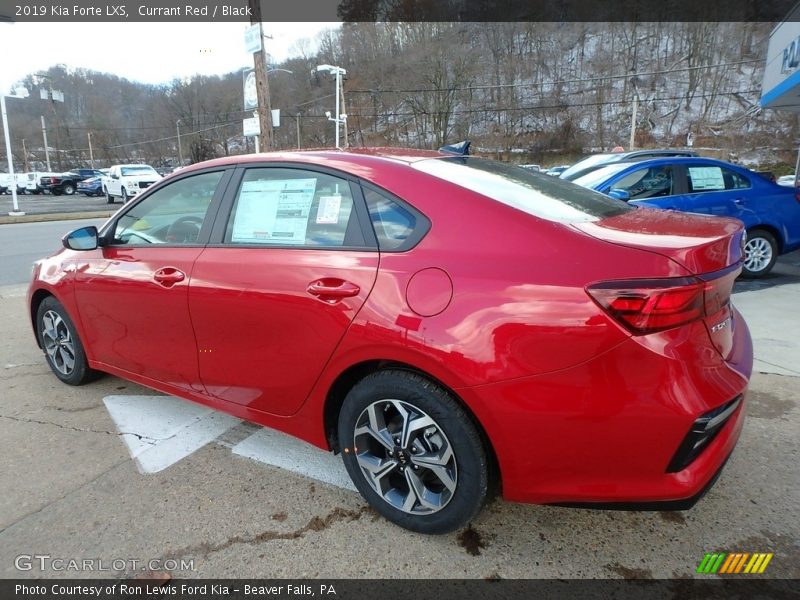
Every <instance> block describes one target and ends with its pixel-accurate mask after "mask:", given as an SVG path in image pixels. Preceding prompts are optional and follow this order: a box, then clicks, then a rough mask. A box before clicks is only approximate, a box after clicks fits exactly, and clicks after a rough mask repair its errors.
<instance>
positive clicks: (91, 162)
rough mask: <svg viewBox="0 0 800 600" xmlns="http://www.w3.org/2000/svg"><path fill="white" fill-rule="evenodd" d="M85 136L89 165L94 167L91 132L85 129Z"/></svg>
mask: <svg viewBox="0 0 800 600" xmlns="http://www.w3.org/2000/svg"><path fill="white" fill-rule="evenodd" d="M86 137H87V138H89V166H91V167H92V168H93V169H94V152H93V151H92V132H91V131H87V132H86Z"/></svg>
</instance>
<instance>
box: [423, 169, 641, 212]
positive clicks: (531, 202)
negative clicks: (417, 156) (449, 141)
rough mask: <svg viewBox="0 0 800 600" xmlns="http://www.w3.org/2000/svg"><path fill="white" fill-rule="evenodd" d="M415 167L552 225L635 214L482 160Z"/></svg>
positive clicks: (563, 184) (559, 182)
mask: <svg viewBox="0 0 800 600" xmlns="http://www.w3.org/2000/svg"><path fill="white" fill-rule="evenodd" d="M412 166H413V167H414V168H416V169H418V170H420V171H424V172H425V173H429V174H431V175H433V176H435V177H438V178H440V179H444V180H446V181H449V182H451V183H454V184H456V185H459V186H461V187H463V188H467V189H469V190H473V191H475V192H478V193H479V194H482V195H484V196H487V197H488V198H492V199H493V200H496V201H498V202H502V203H503V204H506V205H508V206H511V207H513V208H516V209H518V210H521V211H523V212H526V213H528V214H530V215H534V216H536V217H541V218H542V219H547V220H550V221H559V222H567V223H578V222H584V221H597V220H600V219H605V218H607V217H613V216H616V215H620V214H622V213H625V212H628V211H629V210H636V208H634V207H632V206H628V204H627V203H625V202H622V201H621V200H616V199H614V198H609V197H608V196H604V195H603V194H600V193H599V192H595V191H592V190H588V189H586V188H583V187H580V186H578V185H575V184H574V183H570V182H568V181H564V180H563V179H558V178H556V177H550V176H549V175H543V174H539V173H531V172H529V171H526V170H525V169H520V168H519V167H517V166H515V165H511V164H508V163H501V162H496V161H493V160H487V159H483V158H476V157H454V158H432V159H428V160H420V161H417V162H415V163H413V165H412Z"/></svg>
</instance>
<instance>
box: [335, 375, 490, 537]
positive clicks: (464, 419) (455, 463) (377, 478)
mask: <svg viewBox="0 0 800 600" xmlns="http://www.w3.org/2000/svg"><path fill="white" fill-rule="evenodd" d="M339 443H340V445H341V446H342V457H343V459H344V464H345V467H346V468H347V471H348V473H349V474H350V477H351V478H352V480H353V483H354V484H355V485H356V487H357V488H358V490H359V491H360V492H361V494H362V495H363V496H364V497H365V498H366V500H367V501H368V502H369V503H370V504H371V505H372V507H373V508H374V509H375V510H377V511H378V512H379V513H380V514H382V515H383V516H384V517H386V518H387V519H389V520H390V521H392V522H394V523H396V524H397V525H400V526H401V527H404V528H406V529H410V530H412V531H418V532H421V533H446V532H449V531H453V530H455V529H458V528H460V527H463V526H465V525H466V524H468V523H469V521H470V520H471V519H472V518H473V517H474V516H475V515H476V514H477V513H478V511H479V510H480V509H481V507H482V506H483V504H484V502H485V501H486V497H487V494H488V485H489V482H488V478H489V468H488V459H487V455H486V450H485V448H484V446H483V443H482V441H481V437H480V435H479V434H478V431H477V430H476V428H475V426H474V425H473V423H472V421H471V419H470V418H469V416H468V415H467V414H466V412H465V411H464V409H463V408H462V407H461V406H460V405H459V404H458V402H457V401H456V400H455V399H454V398H453V397H452V396H450V394H448V393H447V392H446V391H445V390H443V389H442V388H441V387H440V386H438V385H436V384H434V383H432V382H431V381H429V380H427V379H425V378H423V377H421V376H420V375H417V374H415V373H411V372H407V371H400V370H387V371H380V372H377V373H373V374H372V375H369V376H367V377H365V378H364V379H362V380H361V381H360V382H359V383H357V384H356V385H355V386H354V387H353V388H352V389H351V390H350V392H349V393H348V394H347V397H346V398H345V400H344V404H343V405H342V409H341V412H340V414H339Z"/></svg>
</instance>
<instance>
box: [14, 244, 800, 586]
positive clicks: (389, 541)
mask: <svg viewBox="0 0 800 600" xmlns="http://www.w3.org/2000/svg"><path fill="white" fill-rule="evenodd" d="M798 254H800V253H794V255H790V256H789V257H784V259H783V260H782V262H781V265H779V268H777V269H776V271H775V275H773V276H772V277H770V278H769V279H767V280H764V281H761V282H753V283H745V284H737V293H736V295H735V297H734V302H735V303H736V304H737V306H739V307H740V309H741V310H742V312H743V313H744V314H745V317H746V318H747V319H748V322H749V324H750V326H751V330H752V333H753V337H754V340H755V346H756V358H757V362H756V369H757V371H758V372H757V373H756V374H755V375H754V376H753V379H752V382H751V388H750V393H749V403H748V409H747V410H748V419H747V422H746V424H745V428H744V432H743V434H742V437H741V439H740V442H739V445H738V446H737V449H736V451H735V452H734V454H733V456H732V458H731V460H730V461H729V463H728V465H727V467H726V469H725V470H724V472H723V474H722V477H721V478H720V480H719V481H718V483H717V485H716V486H715V487H714V488H713V489H712V490H711V491H710V492H709V494H708V495H707V496H706V497H705V498H704V499H703V500H701V502H700V503H699V504H698V505H696V506H695V507H694V508H693V509H692V510H689V511H686V512H617V511H590V510H579V509H569V508H559V507H549V506H529V505H520V504H511V503H507V502H504V501H502V500H495V501H494V502H492V503H491V504H490V505H489V506H487V507H486V508H485V509H484V511H483V512H482V513H481V514H480V515H479V517H478V518H477V519H476V520H475V521H474V522H473V523H472V525H471V527H470V528H468V529H466V530H462V531H460V532H456V533H453V534H449V535H445V536H438V537H426V536H422V535H418V534H414V533H410V532H408V531H405V530H402V529H399V528H397V527H395V526H393V525H391V524H389V523H388V522H386V521H384V520H383V519H382V518H379V517H378V516H377V515H376V514H375V513H374V512H373V511H371V510H370V509H369V508H368V507H367V506H366V503H365V502H364V501H363V500H362V499H361V497H360V496H359V495H358V494H356V493H355V492H353V491H351V490H349V489H347V488H346V487H342V486H343V485H346V481H344V482H343V481H342V480H340V479H339V478H338V475H337V473H339V471H338V470H337V469H338V458H337V459H332V458H331V457H329V455H326V454H324V453H321V452H318V451H316V450H313V449H310V448H306V447H304V446H303V445H302V444H293V443H291V442H289V441H287V440H285V439H284V438H282V437H281V436H272V435H270V434H269V432H266V433H262V432H261V431H260V430H259V428H257V427H255V426H253V425H250V424H246V423H241V422H239V421H238V420H235V419H232V420H228V419H229V418H227V417H225V418H223V417H222V416H221V415H219V413H209V412H208V411H205V410H204V409H202V410H198V409H197V408H196V407H195V406H194V405H191V404H188V403H183V402H182V401H177V400H173V399H169V398H162V397H159V396H157V395H156V394H155V393H154V392H152V391H150V390H147V389H145V388H142V387H139V386H137V385H135V384H131V383H128V382H126V381H123V380H120V379H117V378H114V377H104V378H102V379H100V380H99V381H97V382H94V383H92V384H89V385H87V386H85V387H82V388H70V387H68V386H65V385H62V384H60V383H59V382H58V381H57V380H56V379H55V377H53V376H52V374H51V373H50V371H49V369H48V367H47V365H46V364H45V361H44V359H43V357H42V356H41V354H40V352H39V351H38V349H37V348H36V345H35V343H34V341H33V337H32V334H31V331H30V326H29V323H28V320H27V316H26V312H25V297H24V286H22V285H11V286H5V287H0V314H2V315H3V317H4V318H3V319H2V321H1V322H0V379H2V390H3V393H2V402H0V453H2V456H3V459H2V464H3V469H2V470H0V489H2V490H3V491H4V493H3V494H1V495H0V577H3V578H12V577H45V578H48V577H63V576H65V575H67V576H69V577H93V576H97V575H98V574H99V575H102V576H117V575H126V576H130V575H135V574H136V573H137V572H138V571H139V570H141V569H142V568H146V567H142V566H141V565H142V563H141V562H139V563H135V564H134V563H132V562H130V561H133V560H136V561H149V560H152V559H157V560H160V561H164V560H166V559H173V560H177V561H181V560H183V561H184V563H185V565H184V567H185V568H180V565H179V568H178V569H177V570H176V571H175V572H174V573H173V575H175V576H185V577H267V578H278V577H291V578H300V577H310V578H311V577H319V578H351V577H353V578H362V577H363V578H366V577H371V578H383V577H391V578H395V577H409V578H456V577H458V578H460V577H465V578H497V577H500V578H588V577H594V578H651V577H653V578H683V577H704V578H709V577H712V578H713V577H716V576H712V575H697V574H696V573H695V570H696V569H697V566H698V564H699V563H700V561H701V560H702V559H703V557H704V554H705V553H707V552H715V551H726V552H748V553H753V552H773V553H774V554H775V556H774V558H773V559H772V561H771V562H770V564H769V567H768V569H767V570H766V572H765V573H764V574H763V575H761V576H760V577H769V578H785V577H793V578H796V577H798V576H800V510H799V509H798V507H799V506H800V503H798V498H800V475H799V474H798V468H797V465H798V459H800V456H798V454H799V453H798V448H800V443H799V442H798V440H800V435H798V434H800V426H798V419H799V418H800V407H798V396H799V394H798V392H800V341H799V340H798V339H797V338H798V335H797V334H798V332H800V313H799V312H798V311H797V306H800V256H797V255H798ZM147 415H149V418H147ZM166 417H169V418H168V419H166ZM165 420H168V421H169V423H170V424H169V426H166V425H163V423H164V421H165ZM190 432H191V435H190ZM198 432H199V433H198ZM195 433H197V435H195ZM529 443H531V444H535V440H531V441H529ZM281 461H283V462H281ZM326 461H327V462H326ZM276 463H281V465H282V466H276ZM301 473H304V474H301ZM42 555H47V556H49V557H52V558H62V559H65V560H69V559H77V560H81V559H100V560H102V561H104V562H103V564H104V565H105V566H106V567H109V566H114V565H116V566H122V567H123V568H120V569H118V570H115V569H111V570H110V571H105V572H100V573H98V572H97V571H78V572H75V571H69V572H64V571H59V570H55V569H54V568H53V563H52V562H48V561H49V559H48V561H42V560H38V561H37V560H36V559H31V558H28V559H26V558H24V557H32V556H42ZM20 556H23V559H22V560H21V561H20V558H19V557H20ZM112 561H124V564H123V563H120V562H116V563H114V562H112ZM95 564H96V565H97V564H98V563H95ZM161 564H163V562H162V563H161ZM43 565H44V567H45V568H44V569H42V568H41V567H42V566H43ZM28 566H30V568H29V569H27V567H28ZM19 567H22V568H23V569H25V570H20V569H19Z"/></svg>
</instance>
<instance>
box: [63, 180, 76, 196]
mask: <svg viewBox="0 0 800 600" xmlns="http://www.w3.org/2000/svg"><path fill="white" fill-rule="evenodd" d="M61 191H63V192H64V195H65V196H72V194H74V193H75V186H74V185H72V184H71V183H65V184H64V187H63V188H62V190H61Z"/></svg>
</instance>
